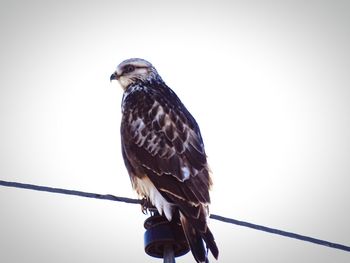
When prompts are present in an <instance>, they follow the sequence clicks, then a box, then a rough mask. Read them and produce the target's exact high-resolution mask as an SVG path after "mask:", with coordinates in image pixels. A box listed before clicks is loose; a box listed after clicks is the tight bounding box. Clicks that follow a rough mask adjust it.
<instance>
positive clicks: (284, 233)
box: [0, 180, 350, 252]
mask: <svg viewBox="0 0 350 263" xmlns="http://www.w3.org/2000/svg"><path fill="white" fill-rule="evenodd" d="M0 185H2V186H7V187H15V188H22V189H29V190H35V191H43V192H50V193H57V194H65V195H75V196H81V197H88V198H96V199H103V200H110V201H117V202H124V203H129V204H142V200H139V199H132V198H126V197H119V196H114V195H110V194H106V195H103V194H95V193H89V192H82V191H77V190H68V189H62V188H54V187H48V186H40V185H33V184H24V183H17V182H8V181H3V180H0ZM210 218H211V219H214V220H218V221H221V222H225V223H230V224H234V225H239V226H244V227H248V228H252V229H255V230H259V231H264V232H268V233H271V234H275V235H280V236H284V237H289V238H294V239H298V240H302V241H306V242H311V243H314V244H317V245H322V246H326V247H330V248H334V249H340V250H343V251H347V252H350V247H349V246H345V245H342V244H337V243H333V242H329V241H326V240H322V239H317V238H313V237H309V236H304V235H299V234H296V233H292V232H287V231H284V230H279V229H276V228H270V227H266V226H262V225H257V224H252V223H249V222H244V221H240V220H236V219H232V218H228V217H223V216H220V215H215V214H211V215H210Z"/></svg>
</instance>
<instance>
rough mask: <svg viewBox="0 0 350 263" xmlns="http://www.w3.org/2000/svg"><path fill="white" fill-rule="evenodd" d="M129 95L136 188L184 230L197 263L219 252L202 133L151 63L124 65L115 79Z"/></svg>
mask: <svg viewBox="0 0 350 263" xmlns="http://www.w3.org/2000/svg"><path fill="white" fill-rule="evenodd" d="M112 79H117V80H118V81H119V83H120V84H121V86H122V88H123V89H124V95H123V100H122V122H121V139H122V154H123V158H124V162H125V165H126V167H127V170H128V172H129V175H130V179H131V182H132V186H133V188H134V189H135V190H136V192H137V193H138V194H139V195H140V196H141V197H145V198H147V199H149V200H150V202H151V203H152V204H153V205H154V206H155V207H156V208H157V210H158V211H159V213H160V214H164V215H165V216H166V218H167V219H168V220H169V221H171V220H172V218H173V215H174V214H176V213H179V215H180V221H181V225H182V227H183V230H184V233H185V236H186V238H187V240H188V243H189V246H190V248H191V251H192V253H193V255H194V257H195V259H196V261H197V262H208V259H207V253H206V250H205V248H204V245H203V241H202V240H204V241H205V243H206V246H207V248H208V249H210V250H211V252H212V254H213V255H214V257H215V258H217V257H218V248H217V246H216V243H215V241H214V237H213V235H212V233H211V232H210V230H209V228H208V226H207V217H208V205H209V203H210V197H209V188H210V186H211V184H212V182H211V178H210V175H209V168H208V164H207V160H206V154H205V151H204V145H203V140H202V137H201V133H200V130H199V127H198V125H197V123H196V121H195V119H194V118H193V117H192V115H191V114H190V113H189V111H188V110H187V109H186V107H185V106H184V105H183V104H182V102H181V101H180V99H179V98H178V97H177V95H176V94H175V93H174V92H173V91H172V90H171V89H170V88H169V87H168V86H167V85H166V84H165V83H164V81H163V80H162V79H161V77H160V76H159V75H158V73H157V71H156V69H155V68H154V67H153V66H152V64H151V63H149V62H148V61H146V60H143V59H128V60H125V61H123V62H122V63H121V64H120V65H119V66H118V67H117V70H116V71H115V72H114V73H113V74H112V76H111V80H112Z"/></svg>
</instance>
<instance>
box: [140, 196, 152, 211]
mask: <svg viewBox="0 0 350 263" xmlns="http://www.w3.org/2000/svg"><path fill="white" fill-rule="evenodd" d="M150 207H152V204H151V202H150V201H149V199H148V198H146V197H144V198H142V200H141V212H142V213H143V214H144V215H147V214H148V208H150Z"/></svg>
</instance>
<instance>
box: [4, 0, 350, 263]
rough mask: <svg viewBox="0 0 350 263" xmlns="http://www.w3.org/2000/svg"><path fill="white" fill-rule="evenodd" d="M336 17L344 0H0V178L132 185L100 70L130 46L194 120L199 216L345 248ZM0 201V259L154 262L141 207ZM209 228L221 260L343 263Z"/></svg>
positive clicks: (74, 185) (95, 188)
mask: <svg viewBox="0 0 350 263" xmlns="http://www.w3.org/2000/svg"><path fill="white" fill-rule="evenodd" d="M292 2H294V3H292ZM349 23H350V5H349V2H348V1H317V2H316V1H300V2H297V1H291V2H290V3H289V2H287V1H283V2H282V1H256V2H253V1H241V2H235V1H230V2H229V1H227V2H223V1H221V2H220V1H215V3H214V2H209V1H198V2H193V1H192V2H191V3H187V2H185V1H177V2H176V3H175V2H174V3H173V4H169V3H164V1H163V2H160V1H159V2H156V1H124V2H122V1H119V2H118V1H95V2H93V1H84V2H83V1H69V2H68V1H67V3H65V1H59V2H58V1H16V0H15V1H6V0H5V1H2V2H1V4H0V34H1V39H2V40H1V44H0V47H1V49H0V54H1V59H0V67H1V78H0V123H1V129H0V145H1V147H0V179H1V180H9V181H18V182H25V183H33V184H40V185H47V186H53V187H62V188H68V189H77V190H82V191H91V192H98V193H110V194H115V195H119V196H128V197H135V194H134V193H133V192H132V191H131V186H130V182H129V178H128V176H127V173H126V170H125V168H124V165H123V161H122V157H121V154H120V142H119V140H120V136H119V124H120V117H121V116H120V101H121V97H122V90H121V88H120V87H119V86H118V85H117V84H116V83H115V82H114V83H112V84H110V82H109V76H110V74H111V73H112V72H113V71H114V70H115V67H116V66H117V64H119V63H120V62H121V61H122V60H124V59H126V58H130V57H142V58H145V59H147V60H149V61H150V62H151V63H153V65H154V66H155V67H156V68H157V69H158V72H159V73H160V74H161V76H162V78H163V79H164V80H165V81H166V83H167V84H168V85H169V86H170V87H172V89H173V90H174V91H175V92H176V93H177V94H178V95H179V97H180V98H181V99H182V101H183V102H184V103H185V105H186V106H187V108H188V109H189V110H190V111H191V112H192V114H193V115H194V116H195V118H196V119H197V121H198V123H199V125H200V127H201V131H202V135H203V137H204V142H205V145H206V151H207V154H208V156H209V162H210V165H211V168H212V171H213V178H214V183H215V185H214V189H213V191H212V193H211V197H212V206H211V212H212V213H215V214H220V215H223V216H227V217H233V218H236V219H241V220H245V221H250V222H253V223H258V224H262V225H267V226H271V227H275V228H281V229H284V230H288V231H293V232H297V233H301V234H304V235H310V236H314V237H316V238H321V239H327V240H330V241H333V242H338V243H343V244H347V245H350V228H349V222H350V213H349V211H350V205H349V201H348V200H350V191H349V184H350V182H349V181H350V179H349V174H350V162H349V159H350V138H349V134H350V85H349V84H350V62H349V61H350V52H349V46H350V27H349ZM0 207H1V214H0V233H1V235H0V261H1V262H3V263H7V262H11V263H13V262H75V263H77V262H84V263H87V262H161V260H159V259H154V258H151V257H149V256H147V255H146V254H145V253H144V252H143V232H144V229H143V221H144V220H145V219H146V217H145V216H144V215H142V214H141V211H140V207H139V206H135V205H126V204H121V203H115V202H108V201H100V200H91V199H85V198H77V197H69V196H61V195H53V194H47V193H38V192H33V191H25V190H18V189H8V188H4V187H0ZM210 225H211V228H212V231H213V233H214V235H215V237H216V240H217V243H218V246H219V248H220V262H270V263H271V262H318V263H321V262H337V263H338V262H349V261H350V254H349V253H346V252H342V251H337V250H332V249H329V248H325V247H320V246H316V245H312V244H308V243H305V242H301V241H295V240H291V239H286V238H283V237H278V236H273V235H270V234H267V233H262V232H257V231H254V230H249V229H245V228H242V227H238V226H233V225H228V224H224V223H220V222H217V221H214V220H212V221H211V222H210ZM177 262H184V263H185V262H193V259H192V255H191V254H190V253H189V254H187V255H186V256H184V257H181V258H179V259H177ZM213 262H214V260H213Z"/></svg>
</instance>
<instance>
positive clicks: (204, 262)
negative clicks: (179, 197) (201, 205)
mask: <svg viewBox="0 0 350 263" xmlns="http://www.w3.org/2000/svg"><path fill="white" fill-rule="evenodd" d="M180 220H181V224H182V228H183V230H184V233H185V236H186V239H187V242H188V244H189V246H190V248H191V251H192V254H193V256H194V258H195V260H196V262H198V263H209V260H208V256H207V250H206V249H205V247H204V244H203V240H204V241H205V243H206V246H207V249H210V251H211V253H212V254H213V256H214V257H215V258H216V259H217V258H218V255H219V250H218V248H217V246H216V243H215V241H214V237H213V234H212V233H211V232H210V230H209V228H208V227H207V228H206V231H205V232H200V231H199V230H198V229H196V228H195V226H194V222H191V221H192V220H188V219H187V218H186V217H185V216H184V215H183V214H182V213H181V212H180Z"/></svg>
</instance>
